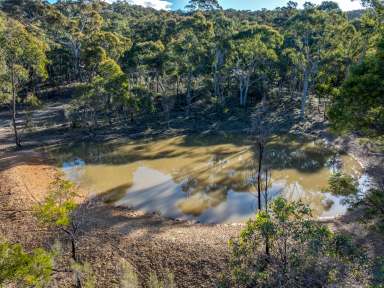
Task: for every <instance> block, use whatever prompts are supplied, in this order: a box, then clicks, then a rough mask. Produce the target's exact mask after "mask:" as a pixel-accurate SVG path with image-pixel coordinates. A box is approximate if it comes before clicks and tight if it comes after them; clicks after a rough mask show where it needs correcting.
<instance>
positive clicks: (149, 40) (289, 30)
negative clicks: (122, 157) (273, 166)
mask: <svg viewBox="0 0 384 288" xmlns="http://www.w3.org/2000/svg"><path fill="white" fill-rule="evenodd" d="M364 3H365V4H366V5H367V6H368V9H367V10H366V11H360V12H359V13H356V12H354V13H344V12H342V11H341V10H340V8H339V7H338V5H337V4H336V3H334V2H331V1H325V2H323V3H322V4H320V5H314V4H310V3H307V4H306V5H304V9H298V8H297V7H298V6H297V3H295V2H288V3H287V5H286V6H285V7H280V8H276V9H275V10H262V11H255V12H250V11H242V12H239V11H235V10H222V9H220V7H219V5H218V2H217V1H200V0H199V1H194V0H193V1H190V3H189V8H190V9H189V10H188V12H181V11H179V12H167V11H156V10H154V9H150V8H143V7H140V6H134V5H130V4H128V3H126V2H120V1H118V2H115V3H112V4H108V3H106V2H103V1H96V0H95V1H58V2H56V3H55V4H49V3H47V2H43V1H32V0H23V1H21V0H20V1H11V0H4V1H2V2H1V8H2V11H3V14H2V15H1V25H0V27H2V28H1V35H2V36H1V39H2V40H1V41H2V43H4V45H2V48H1V49H2V50H3V51H4V53H2V54H1V55H2V56H1V57H2V58H1V63H0V65H1V66H0V71H2V81H3V82H4V85H3V89H2V93H1V95H2V98H1V99H3V100H4V99H8V100H9V97H10V95H11V94H12V93H10V92H11V89H10V88H9V87H10V83H11V82H12V81H11V79H9V75H10V73H7V71H11V70H10V69H11V68H12V67H13V71H14V75H15V85H14V87H15V89H14V90H15V94H17V95H18V96H17V97H15V99H16V98H17V99H19V98H20V99H24V98H25V97H26V95H29V94H39V92H40V91H41V90H43V89H44V88H46V87H52V86H53V87H55V86H57V85H68V84H75V83H76V84H78V85H79V86H78V87H79V89H78V90H79V93H77V94H76V95H77V96H76V97H74V101H73V107H72V110H71V111H72V112H73V113H72V112H71V113H68V115H70V116H73V118H72V120H73V121H74V123H73V124H74V126H88V127H95V126H99V125H102V124H103V123H108V124H109V125H111V124H112V123H114V122H116V121H117V122H121V121H122V122H123V123H124V122H126V121H128V122H132V121H135V119H136V118H140V117H142V116H143V115H146V116H150V115H168V116H167V117H169V115H170V113H172V112H178V113H180V112H184V113H185V115H186V116H188V117H190V116H193V115H194V112H198V111H202V110H207V111H208V110H209V109H211V108H214V109H215V111H227V112H228V111H229V112H231V113H232V112H235V111H238V110H236V109H237V107H245V108H247V109H248V108H253V107H254V106H255V105H256V104H257V103H259V102H260V101H261V100H266V99H270V100H278V101H280V100H279V99H284V101H290V102H291V103H298V104H299V105H297V109H298V111H300V113H299V114H298V115H300V117H299V118H300V119H301V121H305V119H306V118H307V117H308V115H310V114H311V112H312V110H311V109H313V105H312V104H313V101H312V100H311V99H312V98H317V99H318V100H317V103H318V104H317V105H318V107H320V106H323V110H324V113H325V112H327V111H328V110H329V116H330V119H331V121H332V123H333V124H334V127H337V128H340V129H341V130H342V129H361V128H369V129H371V130H380V131H382V129H383V124H382V121H383V120H382V118H383V115H382V114H383V112H382V110H383V103H382V99H381V98H382V97H380V95H381V94H382V88H381V86H382V85H380V83H381V82H382V75H381V74H382V73H381V72H382V71H381V70H382V66H383V65H381V64H380V63H381V61H382V59H381V58H382V55H381V54H382V51H381V50H382V48H380V47H381V46H382V44H380V43H382V42H380V41H382V40H380V39H382V31H383V28H382V20H381V19H382V13H383V12H382V10H383V9H382V5H381V4H380V2H377V1H366V2H364ZM13 36H14V37H16V38H17V39H18V41H16V42H15V41H11V38H12V37H13ZM20 41H24V42H23V43H21V42H20ZM10 45H13V46H15V45H16V46H17V45H19V46H23V47H26V48H28V47H30V49H29V48H28V49H22V50H20V49H17V47H16V46H15V47H10ZM15 53H16V54H17V53H19V54H17V55H16V54H15ZM10 60H13V61H15V62H14V63H13V64H12V61H10ZM372 83H375V84H376V85H371V84H372ZM7 87H8V88H7ZM6 95H8V96H6ZM17 99H16V101H15V103H16V104H17V102H18V101H17ZM351 99H353V101H351ZM281 101H282V100H281ZM3 102H4V101H3ZM165 103H167V104H165ZM171 103H172V105H170V104H171ZM345 103H351V104H352V105H350V106H349V105H345ZM294 105H296V104H294ZM16 106H17V105H16ZM16 106H15V107H16ZM347 106H348V107H347ZM217 107H220V109H219V110H217V109H216V108H217ZM319 109H320V108H319ZM143 112H145V113H144V114H143ZM147 112H148V113H147ZM361 115H367V117H366V118H365V120H364V121H359V123H355V124H356V125H355V124H354V121H353V119H355V120H356V119H359V117H361ZM350 120H351V121H350ZM75 122H76V123H75Z"/></svg>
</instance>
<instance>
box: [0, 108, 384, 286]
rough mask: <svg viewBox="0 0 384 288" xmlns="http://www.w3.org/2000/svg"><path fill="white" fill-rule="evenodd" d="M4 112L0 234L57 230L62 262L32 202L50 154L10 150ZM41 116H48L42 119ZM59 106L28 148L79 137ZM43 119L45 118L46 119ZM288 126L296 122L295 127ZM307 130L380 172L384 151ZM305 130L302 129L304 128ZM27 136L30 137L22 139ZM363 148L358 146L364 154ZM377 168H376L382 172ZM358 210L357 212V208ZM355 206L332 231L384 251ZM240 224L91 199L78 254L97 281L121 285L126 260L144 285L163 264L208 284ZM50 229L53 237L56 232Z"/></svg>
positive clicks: (44, 237) (11, 236)
mask: <svg viewBox="0 0 384 288" xmlns="http://www.w3.org/2000/svg"><path fill="white" fill-rule="evenodd" d="M7 117H8V115H7V111H5V112H0V219H1V222H0V237H4V238H5V239H7V240H9V241H11V242H19V243H21V244H23V246H24V247H26V249H28V250H30V249H33V248H35V247H41V246H43V247H46V248H49V247H50V246H52V245H53V243H54V239H55V237H57V235H60V236H59V237H61V240H62V242H63V243H64V245H63V249H62V250H63V257H61V258H60V259H59V260H58V262H57V264H56V266H57V267H56V268H57V269H58V270H60V269H63V267H61V266H63V263H68V262H69V259H70V255H69V243H68V241H67V240H66V238H65V235H62V234H58V232H57V231H52V230H49V229H47V228H45V227H42V226H41V225H40V224H39V223H38V222H37V221H36V219H35V217H34V215H33V207H34V206H35V205H36V204H37V203H38V202H39V201H41V200H42V199H44V197H45V196H46V195H47V193H48V192H49V190H50V185H51V184H52V182H53V181H54V180H55V179H56V178H57V177H60V173H59V172H58V170H57V168H56V167H55V166H54V163H53V161H51V160H50V159H48V158H47V156H46V155H44V154H42V153H40V152H39V153H38V152H36V151H34V150H23V151H14V150H13V136H12V133H11V130H10V126H9V122H8V120H7ZM47 117H48V118H49V119H51V120H50V121H48V122H47ZM63 117H64V112H63V105H62V104H61V103H59V104H57V103H53V104H52V105H48V107H46V108H44V109H43V110H41V111H37V112H36V113H35V114H34V115H33V117H32V118H33V122H34V124H35V127H37V128H34V130H33V131H32V132H28V131H26V132H25V133H28V135H26V136H25V138H26V139H28V142H25V146H26V147H27V148H35V147H40V146H42V145H55V144H56V143H62V142H63V141H66V139H69V138H74V137H85V136H87V135H88V134H87V132H84V131H80V132H76V133H77V134H75V133H73V132H71V131H70V130H69V129H68V127H67V124H65V123H64V124H63V123H62V119H63ZM43 123H48V125H46V124H44V125H43ZM293 128H294V127H293ZM308 129H309V132H310V134H312V135H314V136H317V137H321V138H326V139H328V140H329V139H331V141H332V142H331V143H332V144H335V145H339V147H340V149H343V150H344V151H347V152H349V153H351V154H352V155H353V156H354V157H355V158H357V159H358V160H359V162H360V163H361V164H362V165H363V167H364V168H365V169H366V170H367V171H368V172H370V173H371V174H372V175H373V176H376V177H379V178H380V176H381V177H382V175H384V174H381V173H382V172H381V171H382V170H381V169H382V167H383V165H382V160H381V159H382V158H380V157H377V155H370V154H369V151H368V152H366V151H365V150H364V149H362V148H361V147H360V146H358V145H359V144H358V143H357V142H358V141H357V140H356V138H353V137H350V138H348V139H347V140H345V139H346V138H343V139H341V138H339V139H334V138H332V137H331V138H329V137H328V136H329V135H323V134H322V131H323V130H322V125H320V126H319V128H318V129H317V130H316V128H308ZM308 129H307V130H308ZM27 136H28V138H27ZM361 151H363V152H364V153H363V154H362V152H361ZM380 174H381V175H380ZM357 214H358V212H357ZM357 214H356V213H352V214H348V215H346V216H343V217H341V218H338V219H335V220H332V221H328V222H326V223H327V224H329V225H330V227H332V228H333V229H335V230H342V231H347V232H349V233H352V234H354V235H355V237H357V239H358V241H360V242H361V243H362V244H363V245H364V246H366V247H367V249H368V250H369V253H370V254H371V255H372V256H380V255H384V241H383V239H382V236H380V235H377V234H374V233H372V232H370V231H367V230H366V229H365V228H364V226H363V225H362V224H359V223H358V222H357V221H356V220H357V219H358V215H357ZM241 227H242V225H240V224H238V225H235V224H234V225H202V224H193V223H189V222H183V221H175V220H171V219H165V218H163V217H160V216H158V215H155V214H153V215H144V214H143V213H140V212H138V211H132V210H129V209H125V208H116V207H113V206H109V205H107V204H105V203H103V202H101V201H97V199H96V200H95V201H92V203H91V205H90V207H89V209H88V210H87V212H86V221H85V222H84V225H83V227H82V229H81V230H82V234H81V236H80V239H79V243H78V249H79V254H80V259H81V260H82V261H87V262H90V263H91V264H92V267H93V270H94V272H95V274H96V276H97V287H119V277H120V274H121V271H120V262H121V259H125V260H127V261H129V262H130V263H131V264H132V265H133V266H134V267H135V269H136V271H137V273H138V274H139V276H140V277H139V278H140V281H141V283H142V284H143V285H144V284H145V283H146V281H147V280H148V277H149V274H150V273H151V272H156V273H157V274H158V275H159V276H160V278H161V276H162V275H163V273H166V272H167V270H169V271H170V272H172V273H173V274H174V276H175V280H176V283H177V287H214V286H215V283H217V280H218V279H219V278H220V276H221V274H225V273H228V272H229V271H228V265H227V263H228V260H229V250H228V240H229V239H231V238H232V237H235V236H236V235H238V233H239V231H240V230H241ZM54 236H55V237H54ZM71 277H72V274H71V273H68V272H58V273H56V274H55V279H54V281H53V283H52V287H69V286H71V285H72V278H71Z"/></svg>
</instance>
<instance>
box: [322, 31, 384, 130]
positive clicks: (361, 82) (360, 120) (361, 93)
mask: <svg viewBox="0 0 384 288" xmlns="http://www.w3.org/2000/svg"><path fill="white" fill-rule="evenodd" d="M383 67H384V38H383V40H381V42H380V43H379V45H378V46H377V50H376V52H375V53H374V54H373V55H368V56H367V57H366V58H365V59H364V61H363V62H362V63H360V64H358V65H356V66H354V67H353V69H352V70H351V73H350V75H349V77H348V78H347V79H346V81H345V82H344V84H343V86H342V89H341V93H340V94H338V95H335V97H334V99H333V103H332V107H331V108H330V110H329V113H328V115H329V117H330V119H331V121H332V124H333V127H334V128H335V129H336V130H339V131H343V130H354V129H360V130H364V131H366V132H371V133H380V132H383V131H384V102H383V97H382V95H383V91H384V69H383Z"/></svg>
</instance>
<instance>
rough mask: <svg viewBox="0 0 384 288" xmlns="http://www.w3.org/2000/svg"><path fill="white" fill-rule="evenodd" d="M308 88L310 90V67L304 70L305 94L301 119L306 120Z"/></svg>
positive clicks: (302, 101)
mask: <svg viewBox="0 0 384 288" xmlns="http://www.w3.org/2000/svg"><path fill="white" fill-rule="evenodd" d="M308 88H309V67H305V70H304V83H303V94H302V96H301V111H300V119H301V120H304V116H305V106H306V102H307V98H308Z"/></svg>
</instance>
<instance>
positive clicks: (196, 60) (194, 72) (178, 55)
mask: <svg viewBox="0 0 384 288" xmlns="http://www.w3.org/2000/svg"><path fill="white" fill-rule="evenodd" d="M212 37H213V23H212V22H211V21H208V20H207V18H206V17H205V16H204V15H203V14H202V13H201V12H196V13H195V14H194V15H193V16H191V17H187V18H186V19H184V20H183V21H182V22H181V23H180V24H179V26H178V33H177V35H176V36H175V38H174V39H173V40H172V41H171V42H170V43H169V45H170V47H169V49H170V50H171V51H172V53H171V54H170V57H171V59H173V60H174V63H175V65H176V66H177V71H179V72H180V74H181V75H182V77H184V76H185V77H186V103H187V109H186V111H187V115H190V112H191V104H192V100H193V90H194V87H193V86H194V85H193V84H194V83H193V82H194V80H195V78H196V77H197V76H199V75H204V74H207V73H208V71H209V68H210V67H209V63H210V58H209V54H208V52H209V48H210V41H211V39H212Z"/></svg>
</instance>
